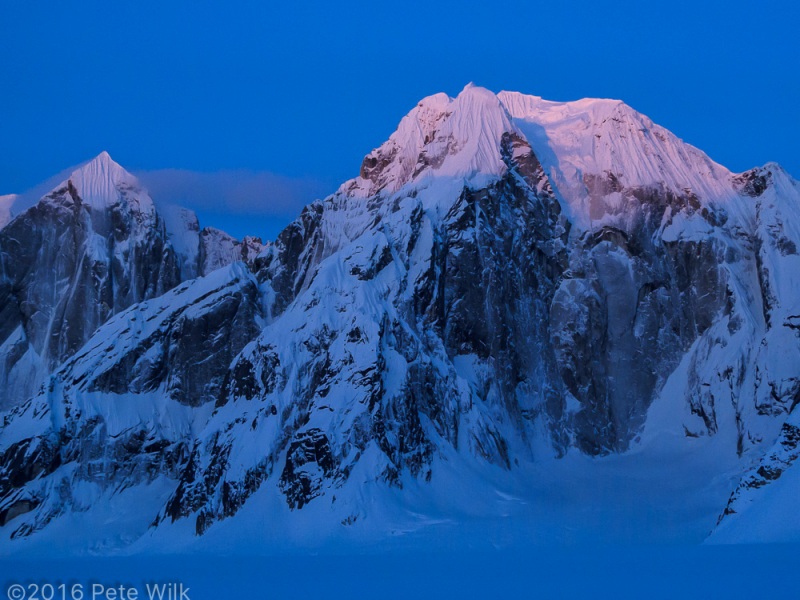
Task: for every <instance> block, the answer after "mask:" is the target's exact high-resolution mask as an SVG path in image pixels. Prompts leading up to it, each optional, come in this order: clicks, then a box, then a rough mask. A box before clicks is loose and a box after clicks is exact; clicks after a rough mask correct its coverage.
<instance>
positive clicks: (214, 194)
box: [135, 169, 333, 218]
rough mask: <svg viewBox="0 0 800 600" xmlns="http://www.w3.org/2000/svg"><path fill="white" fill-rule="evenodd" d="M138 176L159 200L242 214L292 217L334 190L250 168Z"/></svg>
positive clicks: (326, 185)
mask: <svg viewBox="0 0 800 600" xmlns="http://www.w3.org/2000/svg"><path fill="white" fill-rule="evenodd" d="M135 175H136V176H137V177H138V178H139V180H140V181H141V182H142V184H143V185H144V186H145V187H146V188H147V189H148V190H149V192H150V195H151V197H152V198H153V200H155V201H156V203H168V204H178V205H180V206H185V207H186V208H190V209H193V210H196V211H199V212H208V211H213V212H223V211H224V212H227V213H229V214H231V215H242V216H247V215H258V216H274V217H285V218H293V217H295V216H297V215H298V214H299V213H300V211H301V210H302V209H303V207H304V206H305V205H307V204H308V203H310V202H313V201H314V200H315V199H317V198H322V197H324V196H326V195H327V194H329V193H330V192H332V191H333V190H332V188H331V186H330V185H329V184H326V183H323V182H320V181H317V180H314V179H299V178H290V177H285V176H282V175H276V174H274V173H269V172H257V171H248V170H226V171H216V172H212V173H201V172H197V171H188V170H184V169H158V170H153V171H140V172H137V173H135Z"/></svg>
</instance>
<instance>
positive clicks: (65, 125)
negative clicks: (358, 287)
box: [0, 0, 800, 237]
mask: <svg viewBox="0 0 800 600" xmlns="http://www.w3.org/2000/svg"><path fill="white" fill-rule="evenodd" d="M799 24H800V8H798V7H797V4H796V3H794V2H792V1H789V0H781V1H775V0H766V1H763V2H759V3H757V4H754V3H749V2H744V1H743V0H731V1H728V2H717V1H709V2H702V1H698V0H695V1H694V2H688V1H683V0H677V1H676V0H672V1H670V2H660V1H658V0H654V1H651V2H641V1H640V0H639V1H636V2H634V1H628V0H623V1H618V2H613V3H612V2H601V1H595V2H591V1H589V0H573V1H570V0H566V1H561V2H555V1H553V0H550V1H548V2H538V1H534V2H517V1H510V2H504V3H498V2H486V1H481V2H470V1H466V0H462V1H460V2H454V1H453V2H451V1H447V2H437V1H435V0H426V1H416V0H414V1H404V2H382V3H376V2H369V3H367V2H335V3H334V2H326V3H314V2H304V3H282V4H278V3H274V2H255V1H253V2H250V1H244V0H231V1H228V2H225V3H224V4H223V3H222V2H209V1H205V0H193V1H191V2H189V1H184V0H175V1H171V2H151V1H149V0H138V1H137V2H108V1H107V0H106V1H102V2H100V1H95V0H83V1H82V2H79V3H68V2H42V1H35V0H34V1H31V2H16V1H11V0H9V1H2V2H0V82H2V83H3V85H2V91H1V92H0V193H8V192H20V191H24V190H28V189H30V188H32V187H33V186H35V185H36V184H38V183H40V182H42V181H43V180H45V179H47V178H49V177H50V176H52V175H54V174H55V173H58V172H60V171H62V170H63V169H65V168H67V167H69V166H71V165H75V164H77V163H80V162H82V161H84V160H86V159H88V158H90V157H92V156H94V155H96V154H97V153H99V152H100V151H101V150H108V151H109V152H110V153H111V155H112V156H113V157H114V158H115V159H116V160H117V161H118V162H120V163H121V164H122V165H123V166H125V167H126V168H128V169H129V170H131V171H134V172H138V173H142V175H143V178H144V179H145V180H146V181H148V182H155V181H158V182H160V183H158V182H157V183H155V184H150V185H151V187H152V188H153V192H154V195H156V194H157V192H158V191H163V190H165V189H169V190H172V191H171V192H170V193H171V194H176V195H178V196H180V199H181V200H185V203H187V204H192V203H194V204H195V207H196V208H197V209H198V211H199V213H200V216H201V220H202V221H203V222H204V223H206V224H213V225H216V226H221V227H223V228H226V229H228V230H230V231H231V232H232V233H233V234H235V235H242V234H243V233H246V232H247V233H254V234H258V235H262V236H264V237H273V236H274V234H275V233H276V232H277V230H278V229H279V228H280V227H281V226H282V225H283V224H284V223H285V222H287V221H288V220H289V219H290V218H291V217H292V216H293V215H294V214H296V213H297V212H298V211H299V208H300V206H302V204H304V203H305V202H306V201H309V200H311V199H313V197H315V196H322V195H325V194H327V193H329V192H332V191H333V190H335V188H336V187H337V186H338V184H339V183H340V182H341V181H343V180H345V179H348V178H350V177H352V176H354V175H356V174H357V173H358V168H359V165H360V163H361V159H362V158H363V156H364V155H365V154H366V153H367V152H369V150H371V149H372V148H373V147H375V146H377V145H378V144H380V143H381V142H382V141H383V140H385V139H386V137H388V135H389V134H390V133H391V132H392V131H393V130H394V128H395V126H396V124H397V122H398V121H399V119H400V118H401V117H402V116H403V115H404V114H405V113H406V112H407V111H408V110H409V109H410V108H411V107H413V106H414V105H415V104H416V102H417V101H418V100H419V99H420V98H421V97H423V96H426V95H429V94H431V93H434V92H437V91H444V92H447V93H449V94H451V95H454V94H456V93H458V91H459V90H460V89H461V88H462V87H463V86H464V85H465V84H466V83H467V82H469V81H474V82H475V83H476V84H478V85H483V86H485V87H488V88H490V89H492V90H495V91H499V90H501V89H513V90H519V91H522V92H526V93H531V94H536V95H540V96H543V97H545V98H548V99H552V100H571V99H576V98H580V97H585V96H600V97H615V98H621V99H622V100H625V101H626V102H627V103H628V104H630V105H631V106H633V107H634V108H636V109H638V110H640V111H641V112H644V113H645V114H647V115H648V116H650V117H651V118H652V119H653V120H655V121H656V122H658V123H660V124H662V125H664V126H666V127H668V128H669V129H671V130H672V131H674V132H675V133H676V134H677V135H678V136H680V137H682V138H684V139H685V140H687V141H689V142H690V143H692V144H694V145H696V146H698V147H700V148H702V149H703V150H705V151H706V152H707V153H708V154H709V155H710V156H711V157H712V158H714V159H715V160H717V161H719V162H721V163H722V164H724V165H726V166H728V167H729V168H731V169H733V170H744V169H747V168H750V167H752V166H756V165H760V164H763V163H765V162H767V161H770V160H776V161H778V162H780V163H782V164H783V165H784V166H785V167H786V168H787V169H788V170H789V172H791V173H793V174H794V175H795V176H796V177H798V176H800V152H798V144H797V140H798V139H800V116H798V110H797V109H798V106H800V50H799V49H798V44H797V41H796V40H797V29H798V25H799ZM214 174H217V175H214ZM231 178H233V179H235V180H236V181H238V182H239V183H240V185H239V186H238V188H237V189H238V191H237V192H236V193H231V194H228V195H227V196H226V195H225V192H224V191H220V192H219V193H220V194H221V195H222V196H224V197H221V198H220V200H219V201H215V194H216V192H213V193H212V190H217V189H219V190H222V187H223V185H222V184H223V183H224V182H228V181H231ZM159 186H161V187H159ZM176 190H179V191H176ZM278 196H280V197H278ZM157 199H158V198H157Z"/></svg>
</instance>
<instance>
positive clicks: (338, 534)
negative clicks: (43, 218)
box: [0, 85, 800, 552]
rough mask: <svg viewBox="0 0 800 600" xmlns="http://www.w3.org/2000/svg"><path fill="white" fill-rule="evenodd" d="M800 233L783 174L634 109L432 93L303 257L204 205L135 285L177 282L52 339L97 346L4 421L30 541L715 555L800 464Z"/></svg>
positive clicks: (52, 374) (30, 223)
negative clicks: (715, 546)
mask: <svg viewBox="0 0 800 600" xmlns="http://www.w3.org/2000/svg"><path fill="white" fill-rule="evenodd" d="M77 185H78V184H77V183H68V184H67V187H66V189H65V190H64V191H63V192H60V193H61V196H58V195H56V196H55V197H57V198H64V200H63V202H67V199H66V198H67V196H69V198H72V200H73V201H74V202H75V203H77V201H76V200H75V196H78V197H80V195H79V194H75V196H74V195H73V194H72V192H70V190H71V189H72V188H73V187H75V188H76V189H78V188H77ZM112 188H113V190H114V191H115V193H117V194H121V193H122V192H120V191H119V190H120V188H119V187H118V186H117V185H116V184H115V185H113V186H112ZM123 189H125V190H127V189H128V188H123ZM105 192H108V190H105ZM105 192H104V193H105ZM64 194H66V196H64ZM126 194H127V196H126V198H127V197H131V198H132V199H136V202H135V203H132V204H135V205H136V206H137V207H140V209H141V207H143V206H145V205H146V203H145V202H144V198H145V197H143V196H138V195H135V194H134V193H133V192H129V191H126ZM51 196H52V195H51ZM93 197H94V196H92V195H91V194H90V200H88V201H87V202H86V204H88V205H90V206H95V205H96V204H97V205H98V206H99V204H98V203H95V204H93V203H92V200H91V198H93ZM104 197H107V196H104ZM48 198H49V197H48ZM45 200H47V199H45ZM45 200H43V202H45ZM121 202H122V200H121V199H120V203H121ZM70 206H72V205H70ZM104 206H106V208H105V209H104V210H105V212H103V209H99V210H98V212H99V214H108V212H109V210H110V209H109V208H108V205H107V204H106V205H104ZM131 210H132V209H131ZM141 210H143V209H141ZM73 212H75V211H74V209H73ZM112 212H113V211H112ZM91 214H94V213H91ZM147 214H149V213H147ZM798 218H800V185H798V183H797V182H796V181H794V180H793V179H792V178H791V177H790V176H789V175H788V174H786V173H785V172H784V171H783V170H782V169H781V168H780V167H779V166H778V165H775V164H769V165H766V166H764V167H761V168H756V169H753V170H750V171H747V172H745V173H740V174H734V173H731V172H729V171H728V170H727V169H725V168H724V167H722V166H720V165H718V164H716V163H714V162H713V161H711V160H710V159H709V158H708V157H707V156H705V155H704V154H703V153H702V152H701V151H699V150H697V149H696V148H693V147H692V146H690V145H688V144H686V143H684V142H682V141H681V140H679V139H678V138H676V137H675V136H674V135H672V134H671V133H670V132H668V131H667V130H665V129H663V128H661V127H659V126H658V125H655V124H654V123H652V122H651V121H650V120H649V119H647V118H646V117H644V116H643V115H641V114H639V113H637V112H636V111H634V110H633V109H631V108H630V107H628V106H627V105H625V104H623V103H621V102H618V101H611V100H581V101H577V102H567V103H556V102H548V101H545V100H542V99H541V98H537V97H533V96H525V95H522V94H518V93H509V92H501V93H499V94H494V93H492V92H490V91H488V90H486V89H483V88H480V87H476V86H472V85H470V86H467V87H466V88H465V89H464V90H463V91H462V92H461V93H460V94H459V95H458V96H457V97H456V98H450V97H448V96H446V95H444V94H437V95H434V96H431V97H428V98H425V99H423V100H422V101H421V102H420V103H419V104H418V105H417V106H416V107H415V108H413V109H412V110H411V112H410V113H409V114H408V115H406V116H405V117H404V118H403V119H402V121H401V122H400V124H399V126H398V128H397V130H396V131H395V133H393V134H392V135H391V136H390V138H389V139H388V140H387V141H386V142H385V143H384V144H382V145H381V146H380V147H378V148H376V149H375V150H373V151H372V152H370V153H369V154H368V155H367V156H366V157H365V159H364V161H363V163H362V165H361V170H360V174H359V176H358V177H356V178H354V179H352V180H350V181H348V182H345V183H344V184H343V185H342V186H341V187H340V188H339V189H338V190H337V191H336V192H335V193H334V194H332V195H331V196H329V197H328V198H326V199H325V200H324V201H317V202H315V203H312V204H311V205H309V206H307V207H306V208H305V209H304V210H303V212H302V214H301V215H300V216H299V217H298V219H297V220H296V221H295V222H293V223H292V224H290V225H289V226H288V227H287V228H286V229H285V230H284V231H283V232H282V233H281V234H280V235H279V236H278V238H277V239H276V240H275V242H274V243H271V244H267V245H266V246H261V245H260V244H256V243H249V242H247V241H246V242H245V243H243V244H242V245H241V246H240V247H239V248H238V249H234V250H232V248H233V247H234V246H235V244H233V245H232V244H230V243H229V242H228V241H227V239H226V238H225V236H223V235H220V234H217V233H216V232H214V231H209V232H208V233H207V234H206V235H205V238H204V237H203V236H201V240H200V241H196V238H195V237H194V233H196V232H197V231H198V229H199V228H198V227H197V226H196V224H195V221H193V220H192V218H191V216H190V215H188V213H185V212H178V213H177V216H176V215H172V216H171V217H169V221H170V222H171V223H173V225H172V226H171V227H170V229H171V230H172V231H173V233H172V234H169V233H167V229H166V227H163V228H162V229H163V231H164V236H163V237H162V238H158V239H156V238H154V237H151V238H148V239H147V242H146V243H143V244H142V246H143V247H147V248H150V245H151V244H158V243H161V244H162V247H166V246H164V244H167V245H168V246H169V248H172V250H171V252H170V251H169V250H165V251H164V252H158V253H153V254H154V255H156V254H157V256H160V257H162V261H167V258H166V257H167V256H174V257H175V259H170V261H167V262H166V263H164V264H162V262H156V261H151V262H150V263H149V265H150V266H151V270H148V272H147V273H146V274H144V273H142V274H137V275H135V276H133V277H132V278H130V279H124V281H130V282H131V284H130V285H129V287H133V283H137V284H139V285H140V287H141V286H144V287H143V290H148V291H147V292H145V291H142V292H141V293H140V294H139V296H137V297H134V296H133V295H131V294H128V295H127V296H124V297H125V298H126V302H127V305H126V306H125V307H123V306H122V303H121V302H120V303H117V304H114V306H115V307H117V306H119V309H118V310H114V311H111V310H108V311H107V313H105V314H103V315H102V316H98V317H97V319H96V321H97V324H96V325H95V324H94V321H92V322H91V323H92V325H93V326H92V331H91V332H88V329H89V327H85V328H84V329H83V330H82V333H81V335H80V336H75V335H74V334H71V333H70V332H71V331H72V330H71V329H70V327H69V326H68V323H67V322H65V321H63V320H61V321H53V322H52V324H50V323H51V321H52V320H51V321H47V323H48V327H47V328H46V331H47V332H48V335H49V336H51V338H52V336H54V335H55V337H56V338H57V339H60V337H63V336H67V338H66V339H68V340H73V339H74V340H75V341H74V342H71V343H70V344H68V345H67V346H66V347H67V348H68V349H69V351H64V352H62V353H61V354H60V355H58V356H59V358H58V359H54V360H53V361H51V362H50V363H48V364H47V367H46V370H47V373H48V374H49V375H48V379H47V385H45V386H44V387H43V388H41V390H39V391H37V390H31V391H30V394H29V397H28V398H26V399H25V400H24V401H20V402H17V403H16V404H15V405H14V406H12V407H11V408H10V410H8V411H7V412H6V413H5V414H4V416H3V421H2V422H3V427H2V429H1V430H0V524H2V527H3V529H2V531H3V532H4V533H6V535H7V536H8V538H10V539H12V540H13V541H9V542H8V548H18V547H28V546H24V545H23V544H33V546H31V547H35V545H36V543H37V540H47V541H49V543H53V542H54V541H55V540H58V539H60V538H59V536H60V535H61V536H63V535H65V534H66V532H69V535H73V534H74V532H76V531H79V530H80V531H83V530H86V529H87V528H89V529H90V530H91V531H92V533H91V534H81V535H80V536H79V538H78V539H80V540H81V541H80V542H75V543H76V544H77V545H78V547H79V548H81V549H83V550H84V551H85V550H86V549H87V548H88V549H91V550H94V551H99V552H105V551H109V550H110V549H113V548H120V547H128V546H130V547H131V548H138V549H140V550H143V551H145V550H148V549H149V550H152V549H153V548H160V549H163V548H164V547H186V546H193V545H198V544H199V545H201V546H202V545H203V544H206V543H207V544H210V545H212V546H213V547H219V545H220V544H223V545H224V544H231V543H237V542H233V541H232V540H238V541H241V540H242V539H248V540H250V541H251V542H252V543H254V544H257V545H262V546H263V545H266V546H279V545H281V544H284V545H286V544H288V545H292V544H296V545H303V546H308V545H312V546H313V545H317V544H320V543H322V542H323V541H325V540H342V539H350V540H361V541H363V540H365V539H370V540H373V541H375V540H381V539H385V538H386V537H387V536H391V535H397V532H398V531H400V532H406V539H415V536H425V535H430V534H426V533H425V532H434V533H433V534H432V536H433V537H434V538H435V537H439V538H440V539H450V538H448V537H447V536H448V535H461V534H462V533H463V532H466V531H469V530H474V529H470V528H476V527H477V528H478V529H477V530H478V531H480V526H479V525H478V524H480V523H484V522H497V523H509V522H511V523H513V524H512V525H510V527H512V528H513V531H512V532H508V531H507V529H502V527H509V526H508V525H502V526H501V525H498V526H497V527H500V528H501V529H498V531H501V530H502V531H503V532H506V533H503V536H504V539H506V536H508V537H509V539H521V538H522V537H524V538H525V539H534V540H540V539H553V538H555V539H559V540H565V539H570V538H569V535H570V534H569V532H570V531H573V530H574V529H575V527H574V526H573V525H572V524H574V523H583V525H584V527H583V530H586V531H587V532H588V531H594V535H597V536H599V537H600V538H602V537H603V535H608V534H609V531H605V532H604V533H603V532H598V531H595V530H596V529H597V528H598V527H599V526H600V525H598V524H602V523H605V524H606V526H607V527H609V528H611V529H614V531H615V533H614V535H622V536H623V537H624V536H625V535H628V536H629V538H628V539H629V541H630V540H640V539H642V538H643V537H647V536H648V535H650V536H651V537H652V538H653V539H661V540H664V539H671V538H670V536H671V535H675V536H677V537H679V538H681V539H691V540H695V541H699V540H702V539H703V538H705V537H706V536H707V535H708V534H709V532H710V531H711V530H712V529H714V528H715V525H716V523H717V520H718V518H719V517H720V515H722V514H723V512H726V511H725V506H726V503H727V504H728V507H729V510H728V511H727V512H730V511H731V510H733V509H731V507H735V506H736V503H737V502H740V500H738V498H740V497H742V492H741V491H740V489H741V488H742V486H746V484H747V481H749V479H748V477H750V476H749V475H748V474H747V473H748V472H749V470H750V469H752V468H754V466H755V465H757V464H758V463H759V461H762V460H765V461H773V462H774V460H782V461H784V462H792V461H794V458H796V456H795V455H794V454H793V453H792V454H791V456H788V457H787V456H784V455H781V456H780V457H778V458H775V459H774V460H773V458H771V457H772V456H773V454H774V451H771V450H770V448H771V447H773V445H774V444H778V445H781V444H783V442H782V441H781V440H782V439H783V438H782V437H781V436H783V437H785V436H786V435H787V433H786V432H787V427H791V426H792V425H791V423H792V419H794V418H795V416H794V415H795V413H794V412H793V411H794V409H795V407H796V405H797V399H798V398H800V380H798V374H799V373H800V360H799V359H798V358H797V357H798V356H800V354H798V349H799V348H798V345H799V344H800V342H799V341H798V336H797V332H796V330H797V327H798V324H797V319H798V318H800V317H798V315H800V306H798V303H800V270H798V268H797V267H798V264H797V261H798V254H797V247H798V244H800V229H798ZM142 219H143V217H142ZM135 220H137V221H138V220H139V219H138V218H137V219H135ZM18 221H19V224H17V222H18ZM174 223H178V224H182V225H180V226H176V225H174ZM23 225H24V226H25V227H29V228H31V229H32V230H34V231H35V230H36V225H35V221H34V220H32V219H31V218H27V220H25V219H23V220H21V217H18V218H17V220H15V221H13V222H12V223H11V224H10V225H8V226H7V227H6V228H5V229H3V230H2V233H1V234H0V248H6V247H8V246H7V244H9V243H10V241H5V242H4V241H3V240H5V239H8V240H10V239H15V238H14V237H13V236H12V235H11V234H9V233H7V232H8V231H9V230H10V229H12V228H16V229H14V231H16V232H17V233H15V234H14V235H15V236H16V237H17V238H23V239H27V238H29V237H30V235H25V236H23V235H22V228H23ZM151 229H152V228H151ZM162 229H159V228H158V227H156V228H155V230H158V231H161V230H162ZM148 231H149V230H148ZM175 232H178V233H175ZM186 232H190V233H191V232H194V233H191V234H189V233H186ZM2 236H6V237H2ZM50 239H56V238H50ZM105 239H108V238H105ZM137 239H139V238H137ZM165 240H166V241H165ZM170 240H171V241H170ZM204 240H207V241H204ZM203 244H205V245H203ZM57 246H58V244H53V243H52V242H50V241H42V242H41V243H39V244H38V245H37V246H36V247H37V248H43V249H45V250H43V252H44V254H45V256H50V255H49V254H47V253H48V252H50V253H52V254H54V255H58V248H57ZM202 248H206V249H205V250H202ZM4 252H7V251H5V250H4ZM30 254H31V253H30V252H29V253H28V254H21V256H29V255H30ZM87 254H88V253H87ZM237 255H238V256H241V257H242V258H244V259H245V260H244V262H239V263H235V264H233V265H231V266H228V267H225V268H222V269H217V270H214V271H213V272H212V273H210V274H208V273H207V268H206V267H205V266H201V265H206V264H212V265H214V266H216V265H218V264H219V263H222V262H226V261H228V260H229V258H230V257H233V256H237ZM217 256H224V257H226V258H224V259H221V260H218V259H217V258H215V257H217ZM178 257H182V258H181V259H179V258H178ZM203 257H205V258H203ZM209 257H211V258H209ZM26 260H28V263H25V264H30V265H34V267H29V268H28V271H26V272H28V273H30V277H29V281H31V282H32V283H31V284H30V285H45V282H52V277H47V276H46V275H45V273H49V272H50V271H52V267H47V265H48V264H51V263H52V261H53V260H54V259H52V258H39V257H36V256H34V257H33V258H29V259H26ZM47 261H50V263H48V262H47ZM209 261H210V262H209ZM15 262H16V263H20V262H21V261H19V260H17V261H15ZM10 264H11V263H10V262H6V263H4V265H10ZM40 264H41V265H43V266H42V270H41V271H38V270H37V269H38V268H39V267H38V265H40ZM155 264H158V265H159V267H158V268H157V269H155V271H154V270H152V267H153V266H154V265H155ZM195 264H197V265H198V266H197V267H196V270H193V269H195V267H193V266H192V267H188V266H187V265H195ZM8 268H9V267H8V266H4V269H8ZM48 269H49V270H48ZM122 272H124V273H134V272H136V271H135V266H131V267H130V268H129V269H128V270H123V271H122ZM137 273H138V272H137ZM162 273H163V274H164V275H163V276H162V275H161V274H162ZM155 274H158V276H156V275H155ZM167 274H169V278H167ZM195 274H196V275H201V277H198V278H194V279H192V276H193V275H195ZM6 277H7V279H9V280H12V281H17V280H18V279H19V277H18V278H17V279H12V278H11V277H9V276H8V275H7V276H6ZM140 277H141V278H143V279H141V280H140V279H139V278H140ZM101 279H102V278H101ZM26 281H27V280H26ZM179 281H183V282H182V283H179ZM168 282H169V283H168ZM48 285H52V284H51V283H48ZM84 287H85V286H84ZM18 288H19V284H14V285H11V286H9V289H15V290H16V289H18ZM113 289H114V290H117V287H114V288H113ZM122 289H127V288H122ZM151 289H152V293H151V292H149V290H151ZM48 290H49V288H48ZM9 294H10V293H9ZM39 295H41V294H39ZM145 296H146V297H145ZM15 297H16V296H15ZM61 297H64V295H63V293H59V294H58V295H54V294H52V293H51V294H50V296H47V298H48V301H55V300H56V298H61ZM128 298H130V300H129V301H128ZM3 302H4V303H3V304H0V306H2V307H3V310H8V309H7V308H5V307H6V306H20V307H22V306H23V303H22V302H18V303H17V304H11V303H10V302H9V301H7V300H4V301H3ZM48 306H49V305H48ZM69 306H70V307H72V306H75V304H74V302H71V303H69ZM108 306H111V304H109V305H108ZM15 310H17V311H18V312H22V309H21V308H19V309H15ZM112 313H113V314H112ZM48 314H49V313H48ZM20 320H21V319H20ZM100 321H103V322H102V324H101V323H100ZM17 327H18V328H19V327H20V326H17ZM26 331H27V330H26ZM18 335H20V336H21V334H18ZM26 335H29V334H27V333H26ZM70 336H72V337H70ZM29 337H30V336H29ZM51 338H48V339H51ZM26 339H29V338H26ZM58 347H59V348H60V347H61V346H58ZM8 348H10V346H8V345H4V347H3V353H4V356H10V355H12V354H11V352H10V350H9V349H8ZM37 348H38V347H37ZM37 351H38V350H37ZM53 356H55V355H53ZM792 431H793V430H792ZM781 447H783V446H781ZM769 452H773V454H769ZM792 457H794V458H792ZM742 478H744V479H742ZM740 479H741V482H742V483H737V482H739V480H740ZM757 488H758V486H750V487H749V488H748V490H750V489H756V491H757ZM765 489H766V488H765ZM748 493H749V492H748ZM731 494H733V497H731ZM755 502H758V501H757V500H755ZM533 507H535V510H534V508H533ZM617 511H618V512H617ZM509 515H511V517H509ZM582 515H583V516H582ZM587 515H588V516H594V517H595V518H593V519H592V520H591V521H581V519H584V518H587ZM727 518H728V517H724V518H723V520H722V522H723V524H724V522H725V519H727ZM487 519H488V520H489V521H487ZM492 519H494V520H495V521H492ZM509 519H510V520H509ZM100 523H102V524H103V525H102V526H100V525H99V524H100ZM453 523H456V525H453ZM453 527H455V529H453ZM647 527H651V528H652V531H649V533H647V532H646V528H647ZM673 530H677V533H674V532H673ZM457 531H458V532H461V533H454V532H457ZM443 532H446V533H447V535H444V533H443ZM798 534H800V532H795V535H798ZM464 535H466V534H464ZM587 535H588V534H587ZM565 536H566V537H565ZM681 536H682V537H681ZM477 537H481V535H478V536H477ZM485 538H486V535H485V532H483V535H482V539H485ZM42 543H44V542H42Z"/></svg>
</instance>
